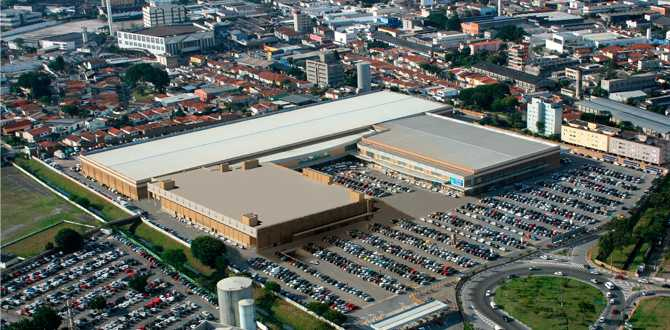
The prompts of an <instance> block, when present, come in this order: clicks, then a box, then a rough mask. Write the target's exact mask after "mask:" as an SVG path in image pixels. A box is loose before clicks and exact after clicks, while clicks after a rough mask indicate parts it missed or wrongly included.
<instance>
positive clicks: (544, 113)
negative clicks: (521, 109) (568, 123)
mask: <svg viewBox="0 0 670 330" xmlns="http://www.w3.org/2000/svg"><path fill="white" fill-rule="evenodd" d="M562 121H563V109H562V107H561V106H560V105H559V104H556V103H552V102H549V101H547V100H545V99H541V98H537V97H534V98H533V99H532V100H531V102H530V103H529V104H528V108H527V109H526V128H527V129H528V130H530V131H531V132H533V133H537V134H541V135H544V136H552V135H556V134H561V124H562Z"/></svg>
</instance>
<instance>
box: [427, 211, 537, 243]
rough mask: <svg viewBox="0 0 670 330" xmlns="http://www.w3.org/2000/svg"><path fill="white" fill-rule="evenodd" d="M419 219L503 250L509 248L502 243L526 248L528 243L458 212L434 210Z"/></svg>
mask: <svg viewBox="0 0 670 330" xmlns="http://www.w3.org/2000/svg"><path fill="white" fill-rule="evenodd" d="M419 220H421V221H425V222H428V223H431V224H433V225H435V226H438V227H441V228H444V229H446V230H447V231H448V232H455V233H458V234H459V235H461V236H464V237H467V238H469V239H472V240H476V241H477V242H479V243H484V244H486V245H488V246H491V247H494V248H497V249H499V250H501V251H507V250H508V249H507V248H505V247H502V246H500V245H501V244H502V245H505V246H507V247H513V248H515V249H524V248H525V247H526V245H527V244H528V243H527V242H522V241H521V240H520V239H518V238H516V237H513V236H511V235H508V234H506V233H503V232H499V231H497V230H494V229H491V228H489V227H486V226H482V225H481V224H478V223H475V222H472V221H470V220H465V219H463V218H461V217H459V216H458V215H457V214H456V212H433V213H431V214H429V215H428V216H427V217H424V218H420V219H419Z"/></svg>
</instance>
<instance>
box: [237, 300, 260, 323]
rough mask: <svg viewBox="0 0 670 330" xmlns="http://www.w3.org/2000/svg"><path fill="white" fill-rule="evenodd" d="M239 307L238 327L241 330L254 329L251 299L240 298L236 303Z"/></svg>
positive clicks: (254, 318) (252, 301)
mask: <svg viewBox="0 0 670 330" xmlns="http://www.w3.org/2000/svg"><path fill="white" fill-rule="evenodd" d="M238 305H239V307H240V315H239V316H240V328H242V329H243V330H256V311H255V310H254V300H253V299H242V300H240V302H239V303H238Z"/></svg>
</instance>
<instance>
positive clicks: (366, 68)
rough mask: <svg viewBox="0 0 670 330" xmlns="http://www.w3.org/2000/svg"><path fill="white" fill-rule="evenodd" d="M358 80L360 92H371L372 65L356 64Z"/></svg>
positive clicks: (366, 63)
mask: <svg viewBox="0 0 670 330" xmlns="http://www.w3.org/2000/svg"><path fill="white" fill-rule="evenodd" d="M356 80H357V87H358V91H359V92H367V91H369V90H370V63H368V62H360V63H357V64H356Z"/></svg>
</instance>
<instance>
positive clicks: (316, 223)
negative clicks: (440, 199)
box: [148, 160, 370, 326]
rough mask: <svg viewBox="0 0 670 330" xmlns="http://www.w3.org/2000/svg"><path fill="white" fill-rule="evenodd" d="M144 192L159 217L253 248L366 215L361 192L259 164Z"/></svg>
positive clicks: (307, 172) (202, 172)
mask: <svg viewBox="0 0 670 330" xmlns="http://www.w3.org/2000/svg"><path fill="white" fill-rule="evenodd" d="M148 191H149V196H150V198H152V199H155V200H157V201H158V202H159V203H160V205H161V209H162V210H163V211H164V212H167V213H169V214H171V215H173V216H175V217H177V218H179V219H185V220H188V221H192V222H194V223H197V224H199V225H202V226H205V227H207V228H209V229H210V230H212V231H214V233H216V234H218V235H223V236H224V237H226V238H227V239H230V240H232V241H235V242H237V243H238V244H241V245H243V246H245V247H247V248H251V247H256V248H257V249H263V248H269V247H274V246H277V245H280V244H284V243H288V242H291V241H293V240H297V239H300V238H303V237H307V236H309V235H313V234H315V233H319V232H324V231H327V230H328V229H333V228H337V227H339V226H342V225H345V224H349V223H352V222H355V221H360V220H364V219H365V218H366V216H367V215H368V213H369V212H370V204H369V202H370V200H368V199H366V198H365V197H364V194H363V193H358V192H354V191H352V190H349V189H347V188H345V187H344V186H341V185H337V184H332V177H331V176H329V175H327V174H324V173H320V172H317V171H314V170H312V169H309V168H306V169H303V173H302V174H301V173H300V172H297V171H294V170H292V169H289V168H286V167H283V166H280V165H275V164H272V163H262V164H259V162H258V160H247V161H245V162H243V163H242V166H241V168H239V169H231V168H230V167H229V166H228V165H225V164H222V165H218V166H213V167H212V168H201V169H197V170H192V171H187V172H182V173H178V174H172V175H169V176H166V177H162V178H158V179H157V180H156V181H155V182H152V183H150V184H149V185H148ZM233 308H234V311H233ZM236 311H237V306H231V312H236ZM222 313H223V309H222ZM235 325H238V326H239V323H237V319H236V323H235Z"/></svg>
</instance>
